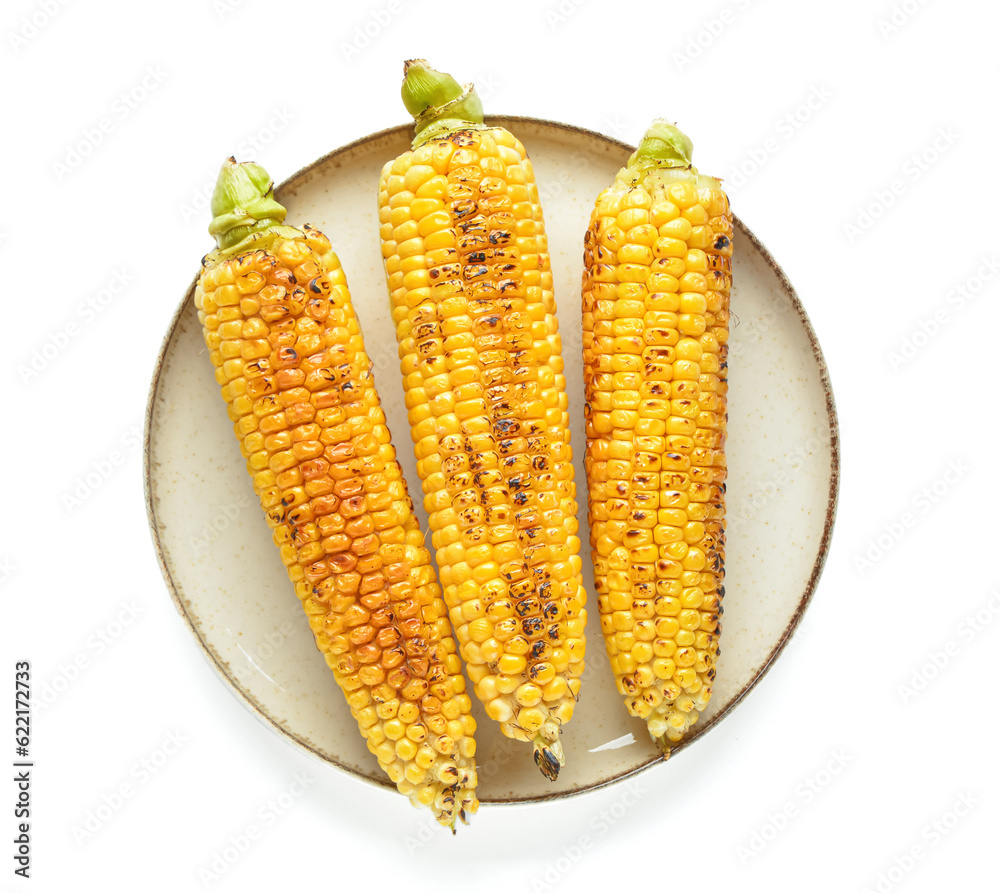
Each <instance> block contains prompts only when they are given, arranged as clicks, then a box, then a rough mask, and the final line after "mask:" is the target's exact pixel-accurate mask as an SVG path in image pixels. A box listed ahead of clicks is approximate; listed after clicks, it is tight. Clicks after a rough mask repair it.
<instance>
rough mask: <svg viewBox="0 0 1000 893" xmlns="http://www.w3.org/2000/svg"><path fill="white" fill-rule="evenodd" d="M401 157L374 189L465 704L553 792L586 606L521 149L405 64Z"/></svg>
mask: <svg viewBox="0 0 1000 893" xmlns="http://www.w3.org/2000/svg"><path fill="white" fill-rule="evenodd" d="M402 93H403V101H404V103H405V105H406V107H407V110H408V111H410V113H411V114H413V115H414V117H415V119H416V130H417V133H416V138H415V139H414V141H413V149H412V150H410V151H407V152H404V153H403V154H402V155H400V156H399V157H398V158H397V159H395V160H394V161H391V162H389V163H388V164H386V165H385V168H384V169H383V171H382V177H381V182H380V185H379V209H380V216H379V220H380V222H381V237H382V255H383V258H384V261H385V270H386V275H387V277H388V286H389V294H390V298H391V304H392V316H393V321H394V322H395V325H396V336H397V340H398V342H399V356H400V360H401V370H402V374H403V379H404V386H405V390H406V406H407V408H408V410H409V419H410V423H411V426H412V436H413V441H414V444H415V452H416V458H417V469H418V472H419V474H420V477H421V480H422V482H423V490H424V505H425V507H426V509H427V512H428V515H429V517H430V527H431V539H432V543H433V545H434V547H435V549H436V550H437V561H438V567H439V569H440V573H441V585H442V587H443V588H444V598H445V601H446V602H447V604H448V607H449V609H450V616H451V620H452V625H453V626H454V629H455V633H456V636H457V638H458V641H459V646H460V649H461V654H462V657H463V658H464V659H465V662H466V668H467V671H468V674H469V677H470V679H471V680H472V682H473V683H474V686H475V691H476V694H477V696H478V697H479V698H480V700H481V701H482V702H483V705H484V706H485V709H486V712H487V714H488V715H489V716H490V717H491V718H492V719H494V720H497V721H499V722H500V726H501V729H502V731H503V733H504V734H505V735H507V736H509V737H511V738H514V739H517V740H521V741H531V742H533V744H534V758H535V762H536V763H537V764H538V767H539V769H540V770H541V771H542V772H543V774H545V775H546V777H548V778H550V779H554V778H555V777H556V776H557V774H558V771H559V768H560V766H561V765H562V764H563V763H564V753H563V748H562V744H561V741H560V728H561V726H562V725H563V724H565V723H566V722H567V721H568V720H569V719H570V717H571V716H572V714H573V707H574V704H575V701H576V698H577V695H578V692H579V688H580V673H581V672H582V669H583V657H584V626H585V624H586V616H587V615H586V610H585V607H584V604H585V593H584V589H583V585H582V579H581V562H580V557H579V549H580V541H579V538H578V537H577V529H578V528H577V521H576V508H577V505H576V490H575V485H574V482H573V466H572V462H571V459H572V454H571V451H570V443H569V420H568V412H567V407H568V401H567V397H566V392H565V377H564V375H563V362H562V356H561V350H562V348H561V343H560V340H559V334H558V329H557V325H556V307H555V301H554V297H553V293H552V273H551V271H550V263H549V255H548V246H547V242H546V238H545V228H544V224H543V221H542V211H541V206H540V204H539V200H538V189H537V187H536V185H535V180H534V174H533V172H532V168H531V162H530V161H529V160H528V157H527V155H526V154H525V151H524V146H522V145H521V143H520V142H519V141H518V140H517V139H516V138H515V137H514V136H513V135H511V134H510V133H508V132H507V131H506V130H504V129H502V128H500V127H488V126H486V125H485V124H484V123H483V115H482V106H481V104H480V102H479V98H478V97H477V96H476V94H475V91H474V90H473V89H472V87H471V85H469V86H467V87H465V88H464V89H463V88H462V87H461V86H459V84H458V83H457V82H456V81H455V80H454V79H453V78H451V77H449V76H448V75H444V74H441V73H440V72H437V71H434V70H433V69H431V68H429V67H428V66H427V65H426V63H424V62H423V60H416V61H413V62H408V63H407V64H406V69H405V78H404V82H403V89H402Z"/></svg>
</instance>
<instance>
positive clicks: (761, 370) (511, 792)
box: [145, 118, 839, 803]
mask: <svg viewBox="0 0 1000 893" xmlns="http://www.w3.org/2000/svg"><path fill="white" fill-rule="evenodd" d="M488 123H495V124H498V125H501V126H505V127H508V128H509V129H511V130H513V131H514V132H515V133H516V134H517V136H518V137H519V138H520V139H521V141H522V142H523V143H524V144H525V146H526V147H527V148H528V152H529V154H530V156H531V159H532V163H533V165H534V168H535V173H536V175H537V178H538V185H539V192H540V195H541V199H542V203H543V205H544V208H545V218H546V230H547V232H548V236H549V247H550V251H551V254H552V269H553V273H554V279H555V293H556V301H557V304H558V313H559V322H560V329H561V332H562V338H563V356H564V358H565V361H566V376H567V380H568V390H569V398H570V413H571V421H572V437H573V449H574V458H575V464H576V480H577V488H578V497H579V503H580V518H579V520H580V525H581V533H580V536H581V539H582V541H583V542H584V544H585V549H586V548H587V547H586V543H587V535H588V534H587V529H586V522H587V518H586V495H585V493H586V491H585V487H586V484H585V477H584V472H583V462H582V459H583V452H584V450H583V445H584V434H583V378H582V357H581V328H580V279H581V274H582V269H583V234H584V231H585V230H586V227H587V222H588V220H589V216H590V211H591V207H592V205H593V201H594V199H595V197H596V196H597V194H598V192H599V191H600V190H601V189H602V188H604V187H605V186H606V185H607V184H608V183H609V182H610V181H611V179H612V178H613V177H614V175H615V173H616V172H617V170H618V169H619V167H621V165H622V164H624V163H625V161H626V160H627V158H628V156H629V154H630V153H631V151H632V148H633V147H630V146H627V145H625V144H624V143H619V142H617V141H615V140H611V139H608V138H607V137H604V136H601V135H599V134H596V133H592V132H590V131H585V130H581V129H578V128H573V127H569V126H566V125H562V124H557V123H553V122H547V121H539V120H535V119H529V118H492V119H488ZM411 134H412V130H411V128H410V127H405V126H404V127H398V128H394V129H393V130H388V131H384V132H382V133H378V134H375V135H373V136H370V137H366V138H365V139H362V140H359V141H358V142H355V143H352V144H351V145H349V146H346V147H344V148H342V149H338V150H337V151H335V152H333V153H331V154H330V155H327V156H326V157H324V158H321V159H320V160H319V161H317V162H315V163H314V164H312V165H310V166H309V167H308V168H306V169H305V170H303V171H300V172H299V173H297V174H296V175H295V176H293V177H292V178H291V179H290V180H288V181H287V182H286V183H284V184H282V185H281V186H280V187H279V188H278V189H277V191H276V194H277V197H278V199H279V200H280V201H281V202H282V203H283V204H285V205H286V206H287V208H288V220H289V222H291V223H293V224H296V225H299V224H301V223H305V222H308V223H311V224H313V225H314V226H317V227H319V228H320V229H321V230H323V231H324V232H325V233H326V234H327V236H329V238H330V240H331V241H332V242H333V245H334V247H335V248H336V250H337V253H338V254H339V255H340V258H341V261H342V263H343V265H344V269H345V272H346V274H347V278H348V282H349V284H350V288H351V293H352V296H353V298H354V302H355V305H356V307H357V311H358V315H359V317H360V320H361V324H362V327H363V330H364V335H365V342H366V345H367V349H368V353H369V355H370V356H371V358H372V361H373V363H374V367H375V380H376V384H377V386H378V388H379V392H380V394H381V397H382V403H383V408H384V409H385V413H386V416H387V419H388V422H389V428H390V430H391V431H392V432H393V434H394V443H395V445H396V449H397V451H398V453H399V458H400V461H401V463H402V466H403V471H404V473H405V475H406V477H407V481H408V482H409V484H410V492H411V494H414V495H415V497H416V501H417V503H418V505H417V510H418V515H419V516H420V520H421V523H422V524H424V525H425V529H426V516H425V515H424V513H423V511H422V510H421V507H420V505H419V494H420V487H419V479H418V477H417V474H416V468H415V462H414V458H413V451H412V448H411V445H410V442H409V438H408V437H407V436H406V434H407V432H408V430H409V425H408V423H407V420H406V410H405V408H404V405H403V393H402V385H401V382H400V377H399V366H398V358H397V354H396V341H395V335H394V331H393V327H392V324H391V320H390V317H389V302H388V297H387V294H386V285H385V279H384V274H383V270H382V260H381V253H380V249H379V240H378V223H377V184H378V175H379V171H380V170H381V167H382V165H383V164H384V163H385V161H386V160H388V159H391V158H393V157H395V156H396V155H398V154H399V153H400V152H402V151H403V150H404V149H406V148H407V147H408V145H409V140H410V138H411ZM207 222H208V221H207V220H206V225H207ZM208 247H209V245H208V242H207V238H206V249H207V248H208ZM192 267H193V270H196V268H197V264H196V262H195V263H193V264H192ZM733 278H734V285H733V292H732V311H733V320H734V322H733V330H732V337H731V353H730V366H729V375H730V378H729V381H730V390H729V439H728V461H729V482H728V487H727V498H728V507H729V508H728V512H729V530H728V537H727V549H726V597H725V602H724V607H725V615H724V617H723V624H722V640H721V644H722V656H721V658H720V661H719V664H718V677H717V680H716V685H715V693H714V695H713V699H712V702H711V704H710V705H709V708H708V710H707V711H706V712H705V713H704V715H703V716H702V718H701V719H700V720H699V722H698V725H697V726H696V729H695V732H694V733H693V734H692V735H691V736H690V737H689V738H688V740H687V741H686V742H685V743H684V744H682V745H680V746H678V747H676V748H674V755H675V756H674V757H672V758H671V762H673V760H674V759H676V755H677V754H678V753H681V752H683V750H685V749H686V748H687V747H689V746H692V745H695V744H696V742H697V741H698V740H699V739H700V738H701V736H702V735H704V734H705V732H706V731H708V730H709V729H711V728H713V727H715V726H716V725H717V724H718V723H719V720H721V719H722V718H723V717H724V716H726V715H727V714H728V713H729V712H730V711H731V710H732V709H733V707H734V706H735V705H736V704H737V703H739V702H740V701H741V700H742V699H743V698H744V697H745V696H746V695H747V693H748V692H749V691H750V690H751V689H752V688H753V687H754V686H755V685H756V684H757V683H758V682H759V681H760V680H761V678H762V677H763V675H764V674H765V673H766V671H767V669H768V668H769V667H770V665H771V663H772V662H773V661H774V660H775V658H776V657H777V656H778V655H779V654H780V652H781V650H782V648H783V647H784V645H785V643H786V642H787V640H788V637H789V636H790V635H791V633H792V632H793V631H794V629H795V628H796V626H797V625H798V623H799V622H800V620H801V618H802V614H803V611H804V610H805V608H806V606H807V604H808V602H809V600H810V598H811V596H812V593H813V590H814V589H815V586H816V582H817V580H818V577H819V574H820V572H821V570H822V566H823V562H824V560H825V558H826V554H827V549H828V546H829V540H830V535H831V531H832V527H833V522H834V514H835V508H836V499H837V489H838V472H839V461H838V436H837V421H836V412H835V409H834V402H833V395H832V392H831V389H830V382H829V378H828V374H827V370H826V365H825V363H824V361H823V357H822V354H821V352H820V348H819V345H818V343H817V341H816V337H815V335H814V333H813V331H812V328H811V326H810V324H809V321H808V318H807V317H806V314H805V311H804V310H803V308H802V305H801V304H800V302H799V300H798V298H797V297H796V295H795V292H794V290H793V289H792V287H791V285H790V284H789V282H788V280H787V279H786V278H785V276H784V274H783V273H782V271H781V269H780V268H779V267H778V265H777V264H776V263H775V262H774V260H773V259H772V258H771V256H770V254H768V252H767V251H766V250H765V249H764V247H763V246H762V245H761V244H760V242H758V240H757V239H756V238H755V237H754V236H753V234H752V233H750V232H749V231H748V230H747V229H746V227H745V226H743V224H742V223H741V222H740V221H739V220H737V221H736V231H735V237H734V276H733ZM193 290H194V285H193V283H192V286H191V288H190V289H189V291H188V294H187V295H186V296H185V297H184V300H183V302H182V304H181V305H180V307H179V308H178V311H177V314H176V315H175V317H174V320H173V322H172V323H171V325H170V329H169V331H168V332H167V335H166V338H165V339H164V343H163V348H162V351H161V354H160V358H159V361H158V363H157V367H156V372H155V375H154V378H153V382H152V387H151V390H150V397H149V405H148V407H147V418H146V436H147V444H146V453H145V463H146V467H145V473H146V498H147V507H148V513H149V521H150V527H151V530H152V535H153V540H154V543H155V546H156V550H157V554H158V556H159V559H160V564H161V567H162V569H163V573H164V577H165V579H166V583H167V588H168V591H169V592H170V594H171V596H172V597H173V599H174V602H175V604H176V606H177V608H178V610H179V612H180V614H181V616H182V617H183V618H184V620H185V622H186V623H187V625H188V626H189V627H190V629H191V631H192V632H193V633H194V635H195V637H196V638H197V640H198V642H199V643H200V644H201V646H202V648H203V649H204V651H205V654H206V656H207V658H208V659H209V661H210V663H211V665H212V666H214V668H215V669H216V670H217V671H218V673H219V674H220V675H221V677H222V678H223V680H225V682H226V684H227V685H228V686H229V687H230V689H231V690H232V691H233V692H234V693H235V694H236V695H237V696H238V697H239V698H240V699H241V700H242V701H243V703H244V704H246V706H247V707H248V708H249V709H250V710H251V711H252V712H253V713H254V714H255V715H256V716H257V717H258V718H260V719H261V720H262V721H264V722H266V723H268V724H269V725H270V726H271V727H273V728H274V729H275V730H276V731H277V732H279V733H280V734H282V735H284V736H285V737H286V738H287V739H288V740H290V741H291V742H293V743H294V744H295V745H297V746H299V747H302V748H304V749H306V750H307V751H309V752H311V753H312V754H314V755H315V756H316V757H318V758H319V759H321V760H323V761H325V762H327V763H330V764H332V765H336V766H339V767H340V768H342V769H344V770H346V771H348V772H351V773H353V774H355V775H356V776H358V777H359V778H361V779H364V780H368V781H371V782H374V783H376V784H379V785H383V786H386V787H391V785H390V783H389V782H388V780H387V779H385V778H384V777H383V776H382V774H381V771H380V770H379V767H378V764H377V763H376V761H375V758H374V757H373V756H372V755H371V754H369V753H368V751H367V749H366V747H365V745H364V742H363V740H362V738H361V736H360V735H359V733H358V729H357V725H356V723H355V721H354V720H353V718H352V717H351V715H350V712H349V710H348V707H347V705H346V703H345V702H344V699H343V697H342V696H341V694H340V692H339V690H338V689H337V686H336V684H335V682H334V680H333V675H332V673H330V671H329V670H328V669H327V667H326V664H325V663H324V661H323V658H322V656H321V655H320V654H319V652H318V651H317V650H316V648H315V646H314V644H313V641H312V634H311V633H310V631H309V627H308V624H307V623H306V621H305V617H304V615H303V613H302V609H301V607H300V606H299V602H298V599H297V598H296V597H295V592H294V590H293V588H292V586H291V584H290V583H289V581H288V578H287V576H286V575H285V570H284V567H283V566H282V563H281V560H280V559H279V557H278V554H277V550H276V548H275V547H274V546H273V544H272V543H271V537H270V531H269V530H268V527H267V524H266V523H265V521H264V518H263V515H262V513H261V511H260V508H259V505H258V503H257V501H256V497H255V496H254V493H253V490H252V487H251V483H250V479H249V476H248V475H247V473H246V470H245V464H244V461H243V458H242V457H241V456H240V452H239V448H238V447H237V443H236V438H235V437H234V436H233V432H232V426H231V424H230V422H229V419H228V417H227V415H226V411H225V406H224V404H223V401H222V399H221V397H220V395H219V391H218V386H217V385H216V383H215V379H214V376H213V372H212V367H211V364H210V363H209V360H208V357H207V356H206V350H205V345H204V342H203V341H202V336H201V328H200V326H199V324H198V319H197V314H196V312H195V310H194V307H193V303H192V294H193ZM588 554H589V553H588ZM584 583H585V585H586V586H587V590H588V597H589V598H590V599H591V600H592V602H593V599H594V596H593V577H592V574H591V573H590V569H589V562H588V561H586V560H585V562H584ZM591 606H592V608H593V610H591V611H590V623H589V625H588V629H587V637H588V649H587V669H586V671H585V673H584V676H583V685H582V690H581V696H580V703H579V704H578V706H577V710H576V713H575V715H574V718H573V720H572V721H571V722H570V723H569V725H568V726H567V727H566V730H565V732H564V735H563V741H564V746H565V749H566V767H565V768H564V769H563V770H562V772H561V773H560V775H559V779H558V781H557V782H555V783H551V782H548V781H546V780H545V779H544V778H543V777H542V776H541V775H540V774H539V772H538V770H537V769H536V768H535V766H534V763H533V762H532V760H531V754H530V748H527V747H526V746H525V745H523V744H519V743H518V742H512V741H510V740H508V739H506V738H504V737H503V736H502V735H500V733H499V730H498V726H497V724H496V723H493V722H491V721H489V720H488V719H486V718H485V716H484V715H483V712H482V710H481V709H480V707H479V704H478V703H477V702H475V699H473V701H474V711H475V713H476V719H477V722H478V724H479V728H478V730H477V734H476V738H477V741H478V744H479V750H478V765H479V778H480V787H479V796H480V800H481V801H482V802H484V803H500V802H512V801H520V802H524V801H537V800H544V799H548V798H551V797H556V796H565V795H567V794H572V793H578V792H580V791H585V790H589V789H592V788H595V787H600V786H602V785H606V784H610V783H613V782H616V781H620V780H621V779H623V778H626V777H628V776H629V775H632V774H633V773H635V772H638V771H641V770H644V769H648V768H650V767H654V766H657V765H659V764H661V763H662V761H661V760H660V758H659V756H658V753H657V751H656V749H655V747H654V746H653V744H652V742H651V741H650V740H649V738H648V736H647V734H646V731H645V724H644V723H643V722H642V721H641V720H637V719H633V718H631V717H629V716H628V715H627V713H626V712H625V708H624V706H623V704H622V699H621V697H620V696H619V695H618V693H617V692H616V691H615V688H614V683H613V679H612V675H611V672H610V669H609V667H608V661H607V658H606V656H605V653H604V646H603V642H602V639H601V631H600V624H599V619H598V612H597V610H596V604H592V605H591Z"/></svg>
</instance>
